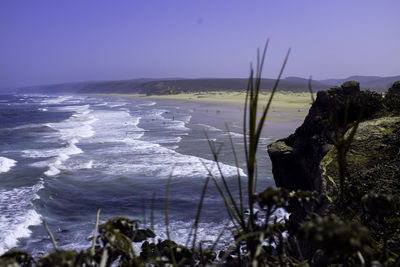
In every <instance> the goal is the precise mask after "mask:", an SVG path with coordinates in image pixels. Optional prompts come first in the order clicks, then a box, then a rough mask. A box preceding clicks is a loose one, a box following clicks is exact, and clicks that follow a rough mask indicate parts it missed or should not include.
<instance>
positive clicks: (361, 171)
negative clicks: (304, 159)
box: [321, 116, 400, 210]
mask: <svg viewBox="0 0 400 267" xmlns="http://www.w3.org/2000/svg"><path fill="white" fill-rule="evenodd" d="M346 158H347V168H348V176H347V181H346V184H347V186H346V188H347V192H346V193H347V195H348V198H349V199H361V198H362V197H363V196H364V195H365V194H366V193H368V192H374V193H383V194H392V195H395V194H400V179H398V178H399V177H400V168H399V166H400V116H383V117H380V118H377V119H373V120H368V121H364V122H362V123H360V125H359V126H358V129H357V132H356V134H355V136H354V138H353V140H352V142H351V145H350V149H349V151H348V152H347V155H346ZM336 162H337V161H336V150H335V149H334V148H333V149H331V150H330V151H329V152H328V153H327V154H326V155H325V156H324V157H323V159H322V161H321V170H322V174H321V178H322V183H323V185H324V186H323V187H324V190H323V191H324V193H325V195H327V196H328V197H329V198H332V197H333V196H335V195H337V193H338V192H337V191H338V183H339V181H338V168H337V164H336ZM347 204H348V205H347V206H352V208H353V210H361V208H360V207H359V205H360V204H361V203H360V202H359V201H352V203H347Z"/></svg>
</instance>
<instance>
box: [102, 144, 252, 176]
mask: <svg viewBox="0 0 400 267" xmlns="http://www.w3.org/2000/svg"><path fill="white" fill-rule="evenodd" d="M116 154H120V155H121V154H131V155H132V154H136V155H138V156H130V157H122V158H119V157H115V156H114V155H116ZM98 167H101V168H103V170H104V171H105V172H107V173H111V174H115V173H117V172H118V173H125V174H138V175H142V174H146V175H149V176H154V177H164V178H165V177H167V176H168V175H169V174H170V173H171V172H172V170H173V175H174V177H183V178H188V179H190V178H193V177H197V178H198V177H205V176H207V175H208V171H210V172H211V173H213V175H215V176H216V177H219V175H220V174H219V171H218V168H217V166H216V164H215V162H214V161H211V160H208V159H203V158H200V157H196V156H191V155H184V154H181V153H178V152H176V151H174V150H172V149H170V148H166V147H163V146H161V145H159V144H154V143H151V142H146V141H141V140H132V142H131V143H130V146H115V147H112V148H108V149H107V151H104V153H103V161H102V162H101V163H99V165H98ZM220 167H221V170H222V172H223V174H224V176H228V177H229V176H234V175H236V174H237V169H236V167H234V166H231V165H228V164H224V163H220ZM239 171H240V174H241V175H242V176H245V173H244V171H243V170H242V169H239Z"/></svg>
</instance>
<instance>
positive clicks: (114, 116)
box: [87, 110, 144, 143]
mask: <svg viewBox="0 0 400 267" xmlns="http://www.w3.org/2000/svg"><path fill="white" fill-rule="evenodd" d="M94 114H95V116H97V117H98V118H100V120H99V121H97V122H96V123H94V124H93V125H92V126H93V128H94V130H95V132H96V135H95V136H93V137H92V138H90V139H89V140H87V141H88V142H90V143H108V142H123V143H131V142H132V141H134V140H136V139H139V138H141V137H142V136H143V134H144V130H143V129H142V128H140V127H138V126H137V125H138V124H139V122H140V119H141V117H139V116H138V117H134V116H132V115H131V114H130V113H129V112H128V111H125V110H118V111H115V110H98V111H96V112H95V113H94Z"/></svg>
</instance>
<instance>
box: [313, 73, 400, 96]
mask: <svg viewBox="0 0 400 267" xmlns="http://www.w3.org/2000/svg"><path fill="white" fill-rule="evenodd" d="M351 80H355V81H358V82H360V87H361V88H362V89H364V90H365V89H369V90H373V91H378V92H383V91H386V90H387V89H388V88H389V87H390V86H391V85H392V84H393V83H394V82H395V81H399V80H400V75H399V76H391V77H380V76H360V75H355V76H350V77H348V78H346V79H325V80H319V82H321V83H323V84H327V85H331V86H339V85H341V84H342V83H344V82H346V81H351Z"/></svg>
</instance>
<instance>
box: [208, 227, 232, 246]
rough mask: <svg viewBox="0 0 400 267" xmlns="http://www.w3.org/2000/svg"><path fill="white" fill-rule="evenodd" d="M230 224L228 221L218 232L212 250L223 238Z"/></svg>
mask: <svg viewBox="0 0 400 267" xmlns="http://www.w3.org/2000/svg"><path fill="white" fill-rule="evenodd" d="M228 226H229V222H227V223H226V224H225V226H224V228H222V231H221V232H220V233H219V234H218V236H217V238H216V239H215V240H214V243H213V244H212V246H211V248H210V251H214V250H215V247H216V246H217V244H218V242H219V240H220V239H221V237H222V236H223V234H224V233H225V231H226V229H227V228H228Z"/></svg>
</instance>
